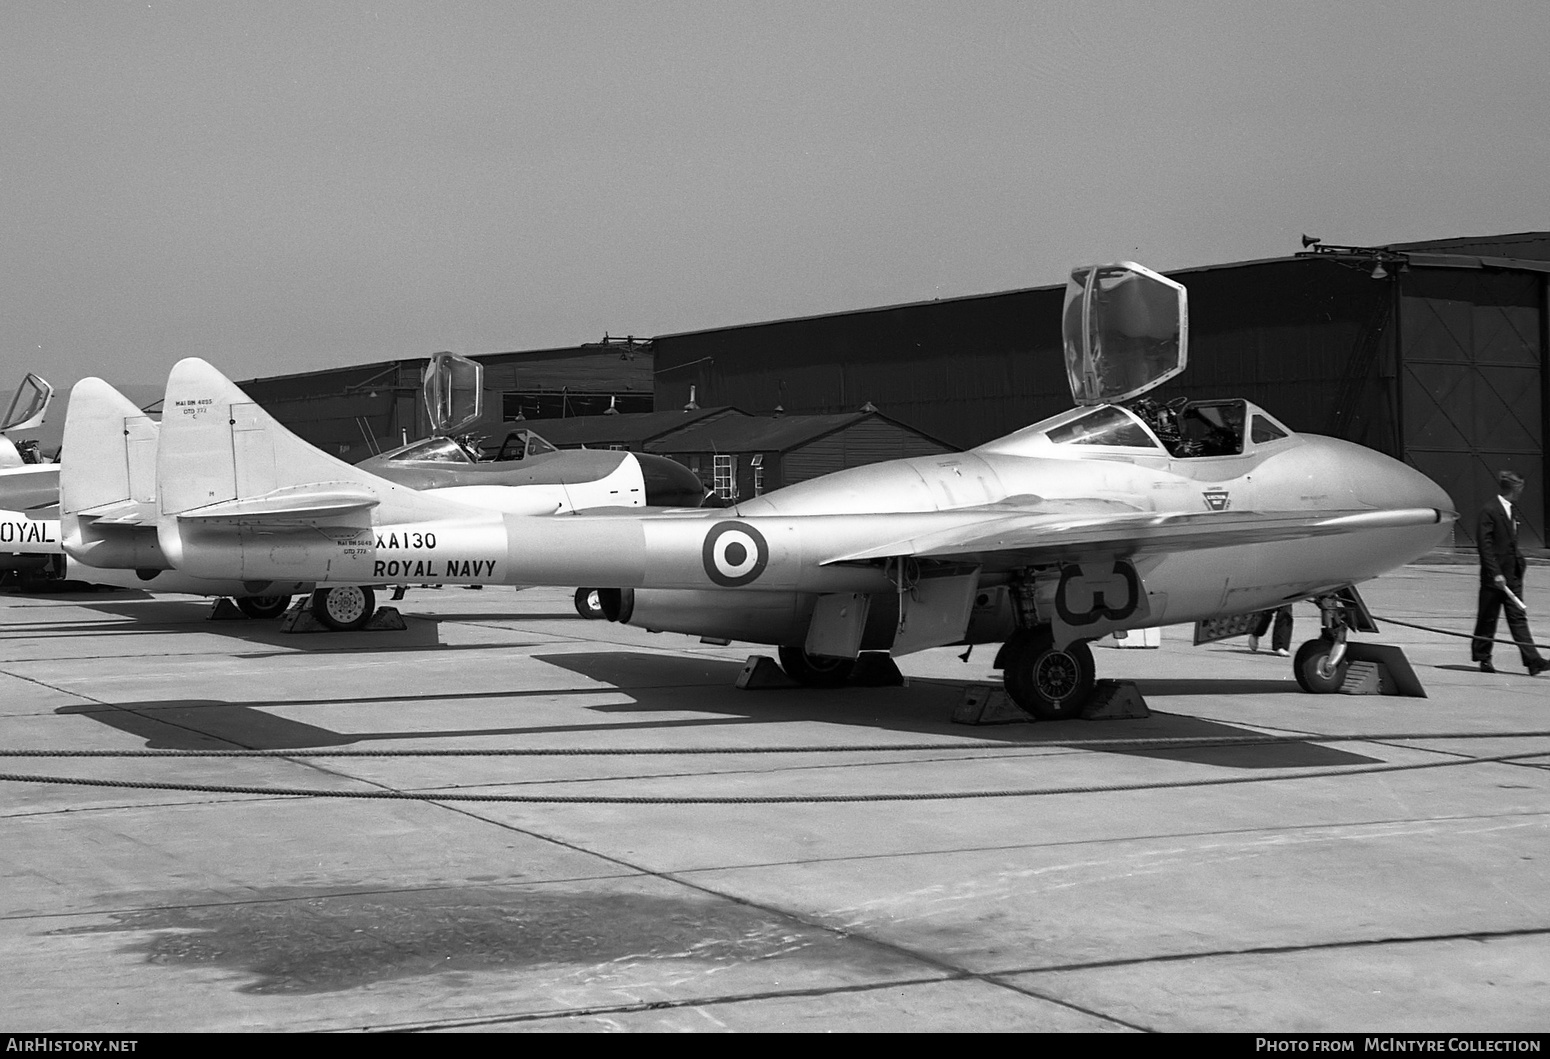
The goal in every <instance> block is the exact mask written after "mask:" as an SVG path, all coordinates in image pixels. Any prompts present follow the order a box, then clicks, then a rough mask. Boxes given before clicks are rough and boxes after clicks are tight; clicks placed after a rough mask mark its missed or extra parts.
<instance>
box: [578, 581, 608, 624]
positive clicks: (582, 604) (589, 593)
mask: <svg viewBox="0 0 1550 1059" xmlns="http://www.w3.org/2000/svg"><path fill="white" fill-rule="evenodd" d="M576 613H577V614H580V615H581V616H582V617H583V618H586V619H587V620H588V621H601V620H602V619H603V618H604V617H605V615H604V614H603V601H602V599H601V597H600V596H599V595H598V590H597V589H595V588H578V589H576Z"/></svg>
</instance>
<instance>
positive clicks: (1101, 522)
mask: <svg viewBox="0 0 1550 1059" xmlns="http://www.w3.org/2000/svg"><path fill="white" fill-rule="evenodd" d="M1457 517H1458V516H1457V515H1456V514H1455V513H1453V512H1443V511H1439V510H1437V509H1436V508H1407V509H1400V510H1377V511H1372V510H1367V511H1337V512H1327V511H1325V512H1317V513H1311V512H1306V511H1291V512H1285V511H1283V512H1277V511H1270V512H1253V511H1245V512H1234V513H1231V514H1228V513H1221V512H1200V513H1190V514H1157V513H1155V512H1124V513H1117V514H1090V515H1078V516H1076V517H1073V516H1072V515H1071V514H1070V513H1056V514H1048V513H1039V514H1024V515H1011V516H1001V517H995V518H990V519H985V518H983V517H981V518H977V519H976V520H974V521H972V522H968V523H960V524H958V525H955V526H950V527H947V528H944V529H941V530H937V531H935V532H926V533H922V534H917V535H915V536H913V537H907V538H904V539H901V540H896V541H891V542H889V543H887V544H882V545H878V546H876V547H872V548H867V549H864V550H862V551H857V552H850V553H848V554H845V555H837V556H834V557H833V558H830V559H826V560H823V561H822V563H821V564H820V565H822V566H833V565H836V564H840V563H859V562H868V561H873V560H878V559H890V558H898V557H911V558H916V559H940V560H958V561H974V562H980V563H990V564H992V565H996V566H1008V565H1034V564H1037V563H1041V562H1056V561H1068V562H1080V561H1081V560H1083V559H1086V558H1090V557H1095V556H1099V555H1109V556H1116V555H1117V556H1137V555H1150V554H1156V553H1159V552H1169V551H1177V550H1180V549H1186V548H1188V549H1196V548H1226V547H1231V546H1233V545H1240V544H1262V543H1265V542H1269V541H1284V540H1295V539H1298V538H1303V537H1325V536H1335V535H1339V534H1346V533H1359V532H1362V531H1365V530H1376V529H1395V528H1399V527H1404V526H1429V525H1441V524H1443V523H1445V522H1452V521H1453V520H1454V519H1456V518H1457Z"/></svg>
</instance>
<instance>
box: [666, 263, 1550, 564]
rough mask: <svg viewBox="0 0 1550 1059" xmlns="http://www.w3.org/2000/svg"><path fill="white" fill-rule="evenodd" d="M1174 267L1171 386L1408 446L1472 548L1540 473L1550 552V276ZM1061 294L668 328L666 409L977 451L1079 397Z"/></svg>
mask: <svg viewBox="0 0 1550 1059" xmlns="http://www.w3.org/2000/svg"><path fill="white" fill-rule="evenodd" d="M1456 248H1457V247H1456V245H1455V244H1453V243H1450V244H1449V246H1448V247H1447V249H1448V250H1449V251H1452V250H1454V249H1456ZM1519 249H1520V252H1524V251H1522V250H1521V248H1519ZM1527 252H1532V248H1530V250H1529V251H1527ZM1172 275H1173V277H1174V278H1176V279H1178V280H1179V281H1180V282H1182V283H1184V284H1185V286H1186V287H1187V288H1188V289H1189V293H1190V368H1189V370H1188V371H1186V372H1185V373H1184V375H1183V376H1181V377H1180V378H1179V379H1176V380H1174V382H1172V383H1170V384H1169V385H1168V386H1166V387H1163V388H1162V389H1161V391H1160V392H1159V396H1162V397H1164V398H1170V397H1174V396H1180V395H1188V396H1190V397H1193V398H1212V397H1228V396H1232V397H1246V398H1248V399H1249V400H1251V401H1254V402H1255V403H1257V404H1260V405H1263V406H1264V407H1265V408H1267V409H1269V410H1270V411H1271V412H1272V413H1273V414H1275V415H1276V416H1277V417H1279V418H1281V419H1282V420H1284V421H1285V422H1286V423H1287V425H1288V426H1290V427H1292V428H1293V429H1294V430H1299V431H1305V432H1311V433H1320V434H1331V435H1334V436H1336V437H1343V438H1347V439H1349V440H1352V441H1356V442H1358V443H1361V444H1364V445H1369V446H1371V447H1373V448H1376V449H1378V450H1380V451H1383V452H1386V453H1388V454H1390V455H1394V456H1398V457H1401V458H1403V459H1406V460H1407V461H1409V462H1411V463H1412V464H1414V465H1416V466H1417V467H1419V468H1420V469H1421V470H1423V471H1425V472H1426V473H1428V474H1430V475H1432V476H1433V477H1434V478H1435V479H1436V480H1437V481H1438V482H1439V483H1440V484H1442V485H1443V486H1444V487H1445V488H1447V489H1448V490H1449V492H1450V494H1451V495H1452V496H1453V498H1454V501H1455V503H1456V504H1457V505H1458V507H1459V510H1460V511H1461V512H1462V513H1463V514H1464V516H1465V517H1464V520H1463V522H1461V524H1460V533H1459V534H1458V536H1457V541H1458V543H1460V544H1463V543H1467V542H1468V540H1469V538H1470V534H1472V532H1473V529H1472V524H1473V514H1474V512H1475V511H1477V510H1478V508H1479V506H1480V505H1481V504H1483V503H1485V502H1486V501H1487V500H1489V499H1490V498H1491V497H1492V496H1493V495H1494V474H1495V471H1496V470H1497V469H1499V468H1501V467H1512V468H1513V469H1516V470H1518V471H1519V473H1521V474H1523V475H1524V477H1526V478H1527V479H1528V480H1529V482H1530V483H1531V484H1530V490H1529V492H1528V494H1527V495H1526V496H1525V497H1524V504H1523V515H1524V529H1523V535H1522V539H1523V541H1524V543H1525V544H1526V545H1528V546H1530V547H1543V546H1544V542H1545V519H1544V512H1545V505H1544V495H1545V491H1546V489H1547V488H1550V482H1547V481H1546V466H1545V461H1544V458H1543V452H1544V436H1545V433H1546V427H1545V422H1544V420H1545V408H1546V404H1547V402H1546V399H1545V396H1544V391H1545V387H1546V384H1547V376H1550V371H1547V369H1546V348H1547V346H1550V339H1547V337H1546V331H1545V328H1546V323H1545V321H1546V311H1545V300H1546V286H1545V276H1544V275H1543V274H1542V273H1539V272H1535V271H1532V270H1529V271H1515V270H1513V269H1511V268H1505V267H1504V268H1481V267H1480V266H1479V265H1478V264H1476V265H1475V266H1474V267H1472V268H1465V267H1457V268H1444V267H1426V268H1420V267H1417V268H1413V269H1410V270H1408V271H1400V270H1399V269H1397V268H1396V269H1395V270H1394V271H1393V272H1392V273H1391V274H1390V275H1388V276H1386V277H1382V278H1379V279H1374V278H1373V277H1372V263H1371V262H1365V263H1363V262H1359V261H1352V260H1337V259H1334V258H1332V257H1328V256H1309V257H1293V258H1282V259H1276V260H1270V261H1263V262H1249V263H1244V264H1239V265H1224V266H1219V267H1213V268H1203V269H1193V270H1185V271H1180V272H1176V273H1173V274H1172ZM1063 293H1064V292H1063V289H1062V288H1059V287H1042V288H1032V289H1028V290H1020V291H1008V292H1004V293H1000V294H991V295H984V296H978V297H969V298H955V299H950V300H946V301H934V302H921V303H915V304H911V305H900V306H892V307H887V308H880V309H870V310H862V311H858V312H852V313H839V314H832V315H828V316H820V317H809V318H805V319H797V320H782V321H774V322H770V323H764V324H753V325H745V326H739V327H730V328H722V329H718V330H711V331H698V332H691V333H685V334H677V335H665V336H658V337H656V338H655V339H654V340H653V343H652V345H653V351H654V353H655V355H656V402H657V407H658V408H667V407H673V406H675V405H682V404H683V403H684V402H685V401H686V400H687V399H688V396H689V392H690V387H691V386H693V387H694V388H695V395H696V398H697V399H698V400H699V402H700V403H701V404H705V405H712V404H715V405H722V404H730V405H736V406H738V407H740V408H743V409H746V410H748V411H751V412H755V413H767V412H769V411H771V410H773V409H774V408H775V407H776V406H777V405H780V406H781V407H783V408H784V409H785V411H787V412H791V413H829V412H838V411H850V410H854V409H855V408H859V407H860V406H861V405H862V404H863V403H864V402H867V401H871V402H872V403H873V404H875V405H876V406H877V407H878V408H879V409H880V410H881V411H882V412H884V413H885V414H887V415H889V416H892V417H893V418H895V419H898V420H899V421H901V422H903V423H906V424H908V425H909V426H912V427H915V428H916V429H918V430H921V431H924V432H926V433H928V434H931V435H933V436H935V437H938V438H941V439H943V440H945V441H948V442H950V443H952V444H955V445H959V446H962V447H970V446H973V445H977V444H981V443H983V442H985V441H989V440H991V439H992V438H996V437H1000V436H1001V435H1003V434H1006V433H1009V432H1011V431H1013V430H1016V429H1018V428H1020V427H1023V426H1026V425H1027V424H1029V423H1032V422H1036V421H1038V420H1039V419H1042V418H1044V417H1046V416H1049V415H1053V414H1054V413H1056V412H1058V411H1061V410H1063V409H1065V408H1067V407H1069V405H1070V400H1071V397H1070V391H1069V390H1068V389H1067V385H1066V379H1065V373H1064V361H1063V357H1062V354H1061V350H1060V311H1061V305H1062V299H1063Z"/></svg>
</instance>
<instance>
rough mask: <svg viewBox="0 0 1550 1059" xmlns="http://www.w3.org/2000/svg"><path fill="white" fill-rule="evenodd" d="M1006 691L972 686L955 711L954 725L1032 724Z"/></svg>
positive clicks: (965, 689) (1029, 718)
mask: <svg viewBox="0 0 1550 1059" xmlns="http://www.w3.org/2000/svg"><path fill="white" fill-rule="evenodd" d="M1032 722H1033V718H1032V717H1030V716H1029V715H1028V714H1026V713H1024V712H1023V711H1022V709H1021V708H1020V707H1019V706H1018V705H1017V703H1015V702H1013V701H1012V697H1011V696H1010V695H1008V694H1007V693H1006V689H1004V688H998V687H996V686H995V685H994V684H970V685H969V686H968V687H966V688H964V689H963V698H962V699H960V700H959V702H958V705H957V707H956V708H955V709H954V710H953V723H954V724H1031V723H1032Z"/></svg>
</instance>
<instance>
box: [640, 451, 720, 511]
mask: <svg viewBox="0 0 1550 1059" xmlns="http://www.w3.org/2000/svg"><path fill="white" fill-rule="evenodd" d="M634 455H635V458H636V460H638V461H639V462H640V473H641V477H642V479H644V481H645V485H646V503H647V505H648V506H650V507H699V506H700V504H701V503H702V502H704V500H705V484H704V483H703V482H701V481H700V476H699V475H697V474H695V473H694V472H693V471H691V470H689V468H687V467H685V466H684V465H683V464H681V463H679V462H678V461H676V460H670V459H668V458H667V457H666V456H653V455H651V454H650V453H645V452H637V453H635V454H634Z"/></svg>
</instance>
